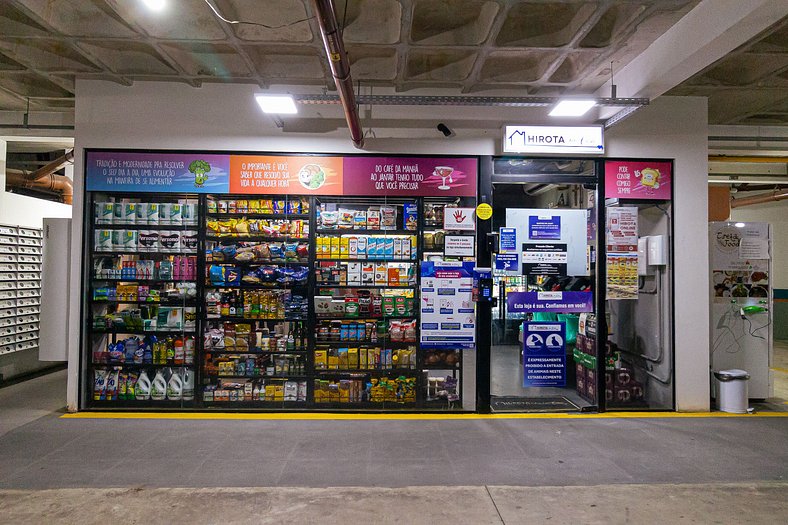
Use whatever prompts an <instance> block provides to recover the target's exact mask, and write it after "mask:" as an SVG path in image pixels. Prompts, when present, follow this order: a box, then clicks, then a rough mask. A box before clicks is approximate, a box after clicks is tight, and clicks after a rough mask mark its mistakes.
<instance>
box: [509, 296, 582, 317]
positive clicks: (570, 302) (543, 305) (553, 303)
mask: <svg viewBox="0 0 788 525" xmlns="http://www.w3.org/2000/svg"><path fill="white" fill-rule="evenodd" d="M506 309H507V312H509V313H528V312H556V313H582V312H593V311H594V296H593V294H592V292H509V293H508V294H506Z"/></svg>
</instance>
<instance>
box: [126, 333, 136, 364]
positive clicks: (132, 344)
mask: <svg viewBox="0 0 788 525" xmlns="http://www.w3.org/2000/svg"><path fill="white" fill-rule="evenodd" d="M137 343H138V341H137V338H136V337H129V338H128V339H126V341H125V342H124V343H123V344H124V346H125V350H126V362H127V363H133V362H134V354H135V353H137V348H138V344H137Z"/></svg>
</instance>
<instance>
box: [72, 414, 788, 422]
mask: <svg viewBox="0 0 788 525" xmlns="http://www.w3.org/2000/svg"><path fill="white" fill-rule="evenodd" d="M60 417H61V419H189V420H241V421H243V420H246V421H282V420H295V421H321V420H351V421H364V420H388V421H391V420H401V421H452V420H474V419H641V418H649V419H670V418H710V417H711V418H729V417H788V412H758V413H756V414H728V413H725V412H605V413H604V414H593V413H589V414H577V413H572V414H541V413H528V414H397V413H385V414H384V413H381V414H355V413H347V414H345V413H336V412H283V413H278V412H264V413H260V412H256V413H243V412H77V413H74V414H64V415H62V416H60Z"/></svg>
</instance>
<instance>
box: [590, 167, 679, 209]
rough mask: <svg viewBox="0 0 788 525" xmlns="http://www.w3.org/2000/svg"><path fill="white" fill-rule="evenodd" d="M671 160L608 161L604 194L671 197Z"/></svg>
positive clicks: (625, 197) (615, 197)
mask: <svg viewBox="0 0 788 525" xmlns="http://www.w3.org/2000/svg"><path fill="white" fill-rule="evenodd" d="M672 178H673V173H671V163H670V162H653V161H630V160H623V161H621V160H608V161H605V198H607V199H642V200H652V199H653V200H665V201H669V200H670V184H671V182H672Z"/></svg>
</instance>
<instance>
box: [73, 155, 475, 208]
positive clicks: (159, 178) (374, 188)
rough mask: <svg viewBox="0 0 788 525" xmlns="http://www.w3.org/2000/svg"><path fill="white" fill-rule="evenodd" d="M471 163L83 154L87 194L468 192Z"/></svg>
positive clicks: (459, 160) (413, 159)
mask: <svg viewBox="0 0 788 525" xmlns="http://www.w3.org/2000/svg"><path fill="white" fill-rule="evenodd" d="M476 177H477V160H476V159H475V158H458V157H339V156H316V155H314V156H313V155H298V156H296V155H226V154H225V155H222V154H218V155H217V154H202V153H199V152H196V153H137V152H128V151H89V152H88V153H87V161H86V181H87V182H86V188H87V190H88V191H107V192H161V193H166V192H184V193H186V192H188V193H237V194H275V195H277V194H295V195H397V196H412V197H421V196H447V197H448V196H452V197H475V196H476Z"/></svg>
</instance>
